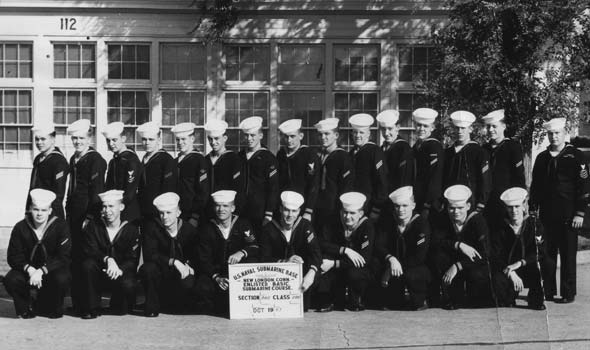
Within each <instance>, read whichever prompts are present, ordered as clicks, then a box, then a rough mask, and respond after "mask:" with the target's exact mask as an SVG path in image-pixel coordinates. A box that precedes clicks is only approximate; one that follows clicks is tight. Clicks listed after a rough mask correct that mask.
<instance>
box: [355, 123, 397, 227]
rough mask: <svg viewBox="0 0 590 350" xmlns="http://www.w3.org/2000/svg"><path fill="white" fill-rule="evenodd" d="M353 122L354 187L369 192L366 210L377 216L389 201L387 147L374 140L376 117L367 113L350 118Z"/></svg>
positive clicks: (370, 214)
mask: <svg viewBox="0 0 590 350" xmlns="http://www.w3.org/2000/svg"><path fill="white" fill-rule="evenodd" d="M348 122H349V124H350V125H351V126H352V138H353V141H354V147H353V148H352V149H351V150H350V152H349V153H350V156H351V158H352V163H353V165H354V186H353V188H354V190H355V191H358V192H361V193H363V194H364V195H365V196H367V206H366V210H367V213H368V214H369V216H370V217H371V218H372V219H374V220H376V219H378V218H379V215H380V214H381V210H382V209H383V207H384V206H385V204H386V203H387V193H388V183H387V180H388V179H387V173H386V164H385V163H386V162H385V160H384V155H383V151H382V150H381V148H379V146H377V145H376V144H375V143H373V142H370V141H369V139H370V137H371V126H372V125H373V123H374V120H373V117H371V116H370V115H369V114H366V113H359V114H355V115H353V116H352V117H350V118H349V119H348Z"/></svg>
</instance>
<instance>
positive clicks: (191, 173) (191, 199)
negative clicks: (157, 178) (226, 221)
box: [176, 151, 209, 227]
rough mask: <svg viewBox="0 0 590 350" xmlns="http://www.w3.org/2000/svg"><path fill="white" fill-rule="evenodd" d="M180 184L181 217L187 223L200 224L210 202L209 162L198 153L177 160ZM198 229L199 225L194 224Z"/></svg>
mask: <svg viewBox="0 0 590 350" xmlns="http://www.w3.org/2000/svg"><path fill="white" fill-rule="evenodd" d="M176 166H177V168H178V182H177V187H176V193H177V194H178V195H179V196H180V203H179V206H180V211H181V213H180V217H181V218H182V220H183V221H185V222H186V223H189V222H190V221H195V222H197V223H198V222H199V219H200V218H201V216H202V215H203V214H204V213H205V206H206V205H207V202H208V201H209V177H208V175H207V172H208V171H209V167H208V166H207V160H205V157H203V155H202V154H201V153H199V152H197V151H191V152H189V153H188V154H186V155H185V156H179V157H178V158H176ZM194 226H195V227H196V226H197V224H194Z"/></svg>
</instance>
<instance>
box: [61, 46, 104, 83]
mask: <svg viewBox="0 0 590 350" xmlns="http://www.w3.org/2000/svg"><path fill="white" fill-rule="evenodd" d="M95 47H96V46H95V45H94V44H54V45H53V77H54V78H56V79H94V78H95V77H96V68H95V67H96V49H95Z"/></svg>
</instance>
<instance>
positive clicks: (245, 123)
mask: <svg viewBox="0 0 590 350" xmlns="http://www.w3.org/2000/svg"><path fill="white" fill-rule="evenodd" d="M261 127H262V118H261V117H258V116H254V117H250V118H246V119H244V120H242V122H241V123H240V130H242V132H245V133H246V134H252V133H255V132H257V131H258V130H260V128H261Z"/></svg>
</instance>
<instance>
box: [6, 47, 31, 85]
mask: <svg viewBox="0 0 590 350" xmlns="http://www.w3.org/2000/svg"><path fill="white" fill-rule="evenodd" d="M32 77H33V44H23V43H0V78H32Z"/></svg>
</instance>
